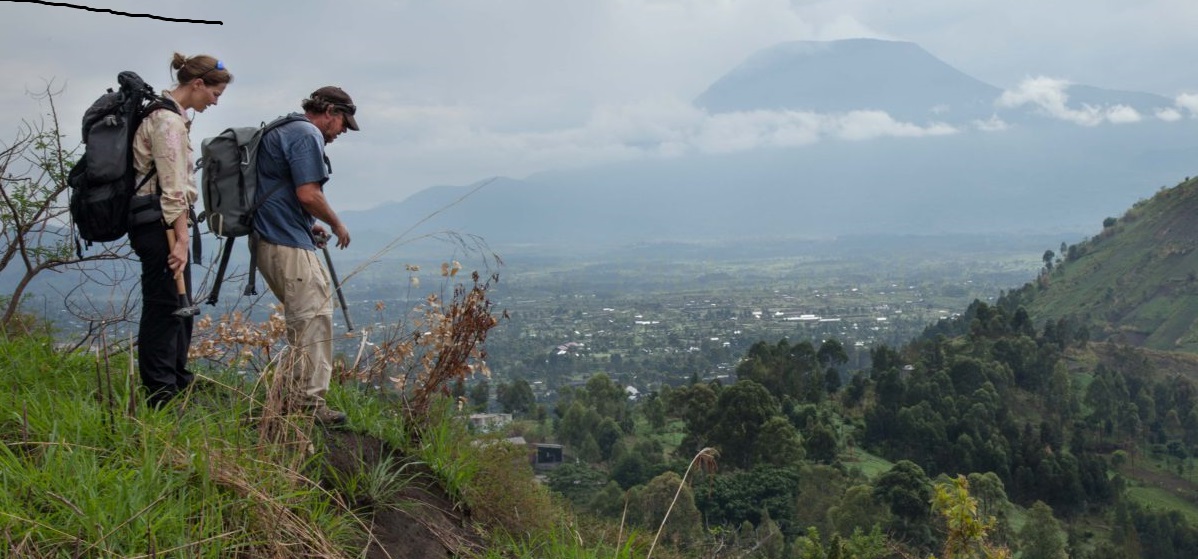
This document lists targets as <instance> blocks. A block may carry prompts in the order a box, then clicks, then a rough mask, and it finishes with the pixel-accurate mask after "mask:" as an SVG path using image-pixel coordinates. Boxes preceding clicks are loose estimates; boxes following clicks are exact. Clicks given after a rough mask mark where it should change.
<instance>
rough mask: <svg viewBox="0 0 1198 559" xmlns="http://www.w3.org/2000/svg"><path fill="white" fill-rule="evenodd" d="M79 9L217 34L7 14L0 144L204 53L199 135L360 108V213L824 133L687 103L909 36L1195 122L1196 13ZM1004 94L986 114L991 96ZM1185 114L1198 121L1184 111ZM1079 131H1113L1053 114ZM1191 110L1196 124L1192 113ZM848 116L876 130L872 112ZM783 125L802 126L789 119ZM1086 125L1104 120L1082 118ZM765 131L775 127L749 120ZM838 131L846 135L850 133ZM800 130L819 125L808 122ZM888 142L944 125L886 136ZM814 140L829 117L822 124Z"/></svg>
mask: <svg viewBox="0 0 1198 559" xmlns="http://www.w3.org/2000/svg"><path fill="white" fill-rule="evenodd" d="M75 4H77V5H86V6H89V7H94V8H106V9H110V10H117V11H123V12H129V13H141V14H145V13H150V14H154V15H157V16H163V17H168V18H177V19H191V20H207V21H220V22H222V24H221V25H213V24H198V23H180V22H168V21H160V20H155V19H150V18H132V17H125V16H120V15H112V14H107V13H98V12H89V11H84V10H78V9H71V8H65V7H53V6H47V5H42V4H37V3H29V2H12V1H7V0H0V76H3V79H0V142H5V141H6V140H7V139H9V138H11V137H13V136H14V135H15V133H16V130H17V127H18V126H19V125H20V122H21V121H22V120H23V119H25V120H28V119H35V118H38V115H40V114H42V113H44V112H45V110H46V106H45V105H44V103H39V102H38V101H37V100H35V99H34V98H33V97H32V96H31V95H30V92H32V91H39V90H44V89H45V88H46V84H47V83H50V84H51V85H52V87H54V88H56V89H61V93H60V95H59V96H58V109H59V112H60V117H61V119H62V121H63V122H64V123H65V131H66V132H67V133H68V134H70V138H68V140H69V141H75V142H77V140H78V131H77V129H76V128H77V122H78V120H79V117H80V115H81V114H82V112H83V110H84V109H85V108H86V107H87V105H88V104H90V102H91V101H92V100H94V98H95V97H96V96H98V94H99V93H101V92H102V91H103V90H104V88H106V87H109V86H112V85H115V76H116V74H117V72H119V71H121V70H126V69H129V70H135V71H137V72H138V73H139V74H141V75H142V77H143V78H145V79H146V80H147V81H149V82H151V83H153V84H156V85H158V86H159V88H165V87H168V86H169V85H170V80H171V74H170V70H169V60H170V56H171V53H172V52H174V51H179V52H182V53H185V54H196V53H209V54H213V55H215V56H218V57H219V58H221V59H222V60H224V61H225V63H226V65H227V66H228V68H229V69H230V70H231V71H232V72H233V73H234V75H235V82H234V83H233V85H232V86H231V87H230V88H229V90H228V91H227V93H226V95H225V96H224V97H222V99H221V103H220V105H219V106H217V107H214V108H211V109H209V111H207V112H205V113H204V114H201V115H198V116H197V118H196V121H195V126H194V128H193V131H192V136H193V141H194V142H195V143H196V145H197V146H198V142H199V140H200V139H201V138H203V137H206V136H210V135H213V134H215V133H217V132H219V131H220V130H221V129H223V128H225V127H227V126H244V125H248V124H256V123H258V122H260V121H262V120H268V119H270V118H273V117H274V116H276V115H279V114H283V113H285V112H289V111H291V110H296V109H298V104H299V100H300V99H302V98H303V97H305V96H306V95H307V94H308V93H310V92H311V91H312V90H313V89H315V88H317V87H319V86H322V85H327V84H336V85H340V86H342V87H344V88H345V89H346V90H347V91H349V92H350V93H351V94H352V95H353V96H354V99H355V101H356V102H357V105H358V106H359V108H360V109H359V116H358V120H359V122H360V124H361V126H362V131H361V132H358V133H352V132H351V133H349V134H347V135H346V136H343V137H342V138H341V139H339V140H338V141H337V142H336V143H335V144H334V145H333V146H331V147H330V150H329V153H330V155H331V156H332V158H333V162H334V171H335V173H334V179H333V182H331V183H330V186H329V190H328V192H329V195H330V198H331V199H332V201H333V204H334V206H335V207H338V208H344V209H361V208H366V207H370V206H373V205H375V204H378V203H380V202H384V201H393V200H394V201H397V200H402V199H403V198H405V197H407V196H409V195H411V194H412V193H414V192H417V191H419V190H421V189H423V188H426V187H429V186H434V185H441V184H454V185H460V184H469V183H472V182H475V181H478V180H480V179H484V178H486V177H490V176H494V175H503V176H509V177H515V178H520V177H524V176H527V175H529V174H531V173H535V172H537V171H542V170H549V169H557V168H567V167H576V166H584V165H590V164H595V163H602V162H605V161H616V160H628V159H635V158H639V157H669V156H671V155H676V154H680V153H686V152H688V151H689V152H695V151H697V152H700V153H702V152H705V151H711V152H721V151H728V150H731V149H742V148H747V147H752V145H753V140H752V138H757V137H760V134H758V135H752V134H750V135H748V136H746V135H743V134H742V135H740V136H739V137H740V138H745V137H748V138H750V140H749V141H747V142H741V143H729V142H726V141H721V139H725V138H728V137H730V136H736V134H734V133H730V131H743V130H744V128H745V127H746V126H748V127H750V128H751V129H753V130H762V129H766V130H770V131H772V132H771V134H772V135H773V137H777V136H778V135H779V132H778V131H779V130H782V131H784V132H788V133H790V137H791V138H799V140H797V141H795V142H794V143H804V142H810V141H819V137H820V135H819V134H816V133H812V130H813V129H814V128H813V127H818V126H820V124H818V123H819V122H825V123H826V122H829V119H828V118H822V119H821V118H812V116H811V115H806V116H803V115H798V116H796V115H794V114H790V115H778V116H779V117H783V118H786V119H789V120H788V121H786V122H782V123H781V124H779V123H778V122H773V121H772V119H773V118H774V117H773V116H771V115H769V114H757V115H750V116H749V117H748V118H747V119H742V120H735V122H730V120H729V117H728V116H726V115H725V116H716V115H708V114H706V113H704V112H703V111H702V110H699V109H696V108H695V107H693V106H692V104H691V100H692V99H694V97H696V96H697V95H699V94H700V93H702V92H703V91H704V90H705V89H706V88H707V86H708V85H710V84H711V83H712V82H713V81H715V80H716V79H718V78H719V77H720V76H722V75H723V74H724V73H726V72H727V71H729V70H730V69H732V68H733V67H735V66H736V65H737V64H738V63H739V62H741V61H742V60H744V59H745V58H746V57H747V56H749V55H750V54H752V53H754V52H756V51H758V50H760V49H762V48H765V47H769V46H771V45H774V44H777V43H780V42H785V41H795V40H833V39H844V38H853V37H874V38H884V39H897V40H904V41H911V42H915V43H918V44H919V45H921V46H922V47H924V48H925V49H926V50H928V51H929V52H931V53H932V54H934V55H936V56H938V57H939V58H941V59H942V60H944V61H946V62H948V63H949V64H951V65H953V66H955V67H956V68H958V69H960V70H962V71H964V72H966V73H968V74H970V75H972V76H974V77H976V78H978V79H981V80H983V81H986V82H988V83H990V84H992V85H995V86H998V87H1001V88H1004V89H1007V90H1008V93H1007V94H1004V99H1005V101H1004V102H1007V103H1015V102H1037V103H1041V104H1042V105H1044V106H1045V107H1046V108H1047V109H1048V110H1055V109H1053V107H1056V106H1057V105H1056V104H1060V103H1062V102H1063V103H1067V100H1064V101H1062V98H1061V97H1060V96H1059V95H1057V94H1058V93H1059V92H1060V91H1062V88H1063V87H1065V86H1067V84H1068V83H1081V84H1088V85H1094V86H1098V87H1103V88H1110V89H1122V90H1133V91H1145V92H1151V93H1156V94H1160V95H1164V96H1166V97H1168V98H1170V99H1176V100H1177V101H1178V103H1177V107H1176V109H1177V112H1167V113H1163V114H1160V115H1157V116H1158V117H1160V118H1181V117H1182V116H1183V115H1190V116H1192V114H1194V113H1195V112H1196V111H1198V96H1194V95H1193V94H1194V93H1198V63H1195V62H1194V60H1193V55H1194V53H1196V52H1198V34H1195V33H1194V32H1193V28H1194V27H1195V25H1196V24H1198V2H1194V1H1193V0H1136V1H1132V0H1055V1H1053V2H1044V1H1043V0H1001V1H999V0H907V1H905V2H895V1H894V0H406V1H405V0H340V1H338V2H335V3H334V2H324V1H315V0H290V1H287V2H282V1H279V2H275V1H270V2H267V1H265V0H263V1H254V2H250V1H245V0H236V1H233V0H210V1H205V2H198V1H189V2H182V1H176V0H154V1H121V0H79V1H78V2H75ZM998 101H999V100H996V102H998ZM1190 107H1192V108H1190ZM1058 108H1059V109H1060V110H1061V111H1064V112H1062V113H1061V114H1062V117H1061V118H1066V119H1073V120H1074V121H1075V122H1076V123H1078V124H1079V125H1094V124H1095V123H1096V122H1104V121H1105V122H1120V121H1121V120H1126V119H1127V118H1129V115H1126V114H1123V113H1120V112H1119V111H1118V110H1110V111H1108V112H1105V113H1102V114H1100V115H1098V116H1095V115H1094V114H1085V113H1077V112H1076V111H1077V110H1078V109H1076V108H1070V107H1068V106H1067V105H1061V106H1060V107H1058ZM1187 108H1190V112H1189V113H1187V112H1185V111H1186V109H1187ZM849 118H866V119H872V120H875V121H877V120H882V121H885V120H886V115H857V116H855V117H849ZM796 119H797V120H798V121H800V122H798V123H797V124H795V123H794V121H795V120H796ZM1095 119H1097V120H1095ZM764 121H771V122H764ZM831 121H833V122H837V123H840V124H833V125H831V126H843V122H844V119H843V118H840V117H835V116H833V117H832V118H831ZM812 122H815V123H817V124H811V123H812ZM883 124H884V125H885V126H884V127H882V129H883V130H888V131H889V132H884V133H888V134H893V135H919V134H922V133H931V134H936V133H942V132H945V130H944V129H943V128H941V127H937V126H936V125H935V124H929V123H895V122H883ZM824 126H828V125H826V124H825V125H824Z"/></svg>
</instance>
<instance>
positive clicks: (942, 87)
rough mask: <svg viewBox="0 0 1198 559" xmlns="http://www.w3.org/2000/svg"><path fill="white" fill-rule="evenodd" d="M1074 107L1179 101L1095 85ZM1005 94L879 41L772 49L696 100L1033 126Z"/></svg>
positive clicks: (1075, 95)
mask: <svg viewBox="0 0 1198 559" xmlns="http://www.w3.org/2000/svg"><path fill="white" fill-rule="evenodd" d="M1067 93H1068V95H1069V98H1070V101H1071V104H1073V105H1074V106H1076V107H1083V106H1085V105H1090V106H1095V107H1111V106H1117V105H1122V106H1125V107H1129V108H1132V109H1135V110H1136V111H1137V112H1139V113H1142V114H1152V113H1153V112H1154V111H1155V110H1156V109H1159V108H1164V107H1169V106H1171V105H1172V104H1173V102H1172V101H1170V100H1169V99H1167V98H1165V97H1161V96H1159V95H1153V94H1150V93H1140V92H1129V91H1114V90H1108V89H1101V88H1097V87H1093V86H1087V85H1073V86H1071V87H1069V89H1068V90H1067ZM1002 94H1003V89H1002V88H1000V87H996V86H994V85H990V84H988V83H985V82H982V81H980V80H978V79H975V78H973V77H972V76H969V75H968V74H966V73H964V72H962V71H960V70H958V69H956V68H953V67H952V66H950V65H948V64H946V63H945V62H944V61H942V60H940V59H938V58H936V57H935V56H933V55H932V54H931V53H929V52H928V51H926V50H924V49H923V48H922V47H920V46H919V45H916V44H914V43H908V42H901V41H883V40H878V39H846V40H841V41H828V42H823V41H794V42H789V43H782V44H779V45H775V46H773V47H770V48H767V49H764V50H762V51H760V52H758V53H756V54H754V55H752V56H750V57H749V58H748V59H747V60H745V61H744V62H743V63H741V64H740V65H739V66H737V67H736V68H734V69H733V70H732V71H730V72H728V73H727V74H726V75H724V76H723V77H721V78H720V79H718V80H716V82H715V83H713V84H712V85H711V86H710V87H708V88H707V90H706V91H704V92H703V93H702V94H700V95H699V96H698V97H697V98H696V99H695V105H696V106H697V107H701V108H704V109H706V110H708V111H709V112H712V113H731V112H738V111H755V110H792V111H811V112H816V113H840V112H848V111H854V110H880V111H885V112H886V113H887V114H889V115H890V116H891V117H893V118H895V119H897V120H901V121H905V122H914V123H925V122H931V121H935V122H950V123H957V124H963V123H969V122H971V121H973V120H977V119H981V120H986V119H989V118H991V117H994V116H997V117H1000V118H1002V119H1004V120H1006V121H1019V122H1025V121H1026V118H1027V117H1028V116H1029V115H1028V113H1029V112H1030V110H1029V109H1024V108H1009V107H1002V106H999V105H997V104H996V103H995V101H996V100H998V99H999V97H1000V96H1001V95H1002Z"/></svg>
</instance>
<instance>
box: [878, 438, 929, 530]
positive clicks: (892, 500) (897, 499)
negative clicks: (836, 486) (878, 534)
mask: <svg viewBox="0 0 1198 559" xmlns="http://www.w3.org/2000/svg"><path fill="white" fill-rule="evenodd" d="M874 495H875V496H877V497H878V499H879V500H881V501H882V502H883V503H886V505H887V506H889V507H890V512H892V513H893V514H894V518H893V519H892V521H891V522H890V523H889V525H888V526H887V528H888V530H889V531H890V532H891V533H893V534H895V535H896V539H898V540H899V541H903V542H907V543H909V544H911V545H913V546H915V547H916V548H917V549H931V547H932V544H933V537H932V529H931V516H930V511H929V509H928V502H930V501H931V500H932V482H931V480H929V479H928V476H927V474H925V473H924V471H923V468H920V467H919V466H917V465H916V464H915V463H913V462H911V461H909V460H900V461H899V462H897V463H896V464H895V465H894V466H892V467H891V468H890V469H889V470H887V471H886V472H885V473H883V474H882V475H880V476H878V478H877V480H875V481H874Z"/></svg>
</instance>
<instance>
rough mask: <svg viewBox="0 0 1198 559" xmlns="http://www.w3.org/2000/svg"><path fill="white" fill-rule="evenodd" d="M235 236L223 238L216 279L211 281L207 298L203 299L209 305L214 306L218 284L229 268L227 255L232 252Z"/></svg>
mask: <svg viewBox="0 0 1198 559" xmlns="http://www.w3.org/2000/svg"><path fill="white" fill-rule="evenodd" d="M236 238H237V237H229V238H227V239H225V248H224V250H223V251H221V254H220V266H219V267H218V268H217V269H216V280H215V281H214V282H213V283H212V291H211V292H209V293H208V300H207V301H204V302H205V303H208V304H209V305H212V306H216V301H217V299H219V298H220V284H221V283H222V282H223V280H224V278H225V270H226V269H228V268H229V255H230V254H233V241H234V240H235V239H236Z"/></svg>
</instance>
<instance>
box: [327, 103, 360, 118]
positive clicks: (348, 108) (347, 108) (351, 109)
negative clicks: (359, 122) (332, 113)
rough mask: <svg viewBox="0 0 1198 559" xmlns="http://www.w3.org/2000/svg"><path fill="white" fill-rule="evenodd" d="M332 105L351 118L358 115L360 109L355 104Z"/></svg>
mask: <svg viewBox="0 0 1198 559" xmlns="http://www.w3.org/2000/svg"><path fill="white" fill-rule="evenodd" d="M332 105H333V106H334V107H337V108H338V109H341V111H342V112H344V113H346V114H348V115H350V116H353V115H356V114H358V107H357V106H356V105H354V104H353V103H333V104H332Z"/></svg>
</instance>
